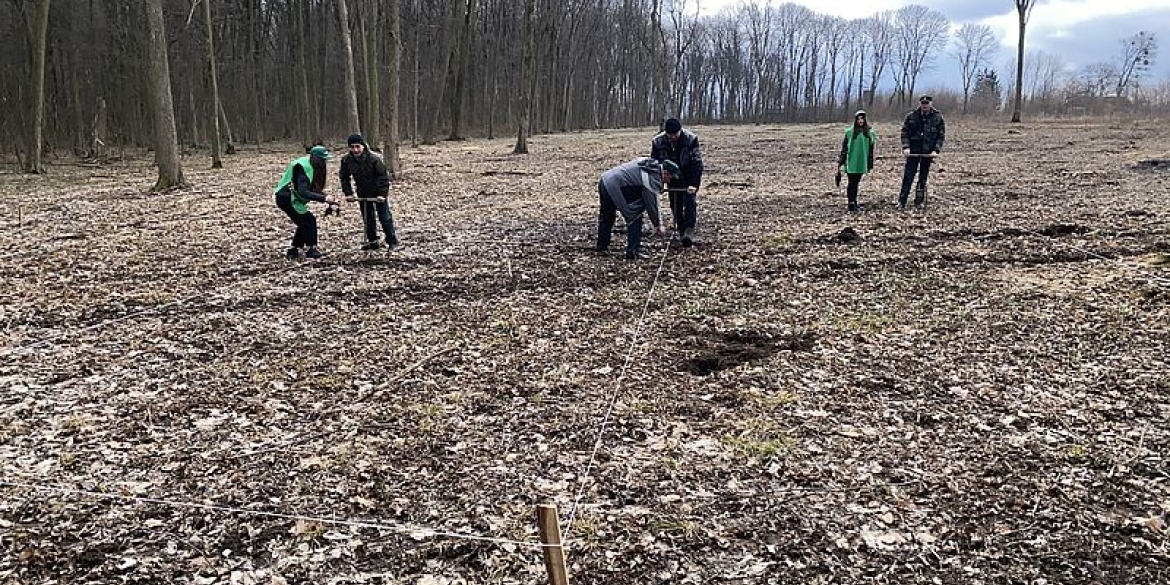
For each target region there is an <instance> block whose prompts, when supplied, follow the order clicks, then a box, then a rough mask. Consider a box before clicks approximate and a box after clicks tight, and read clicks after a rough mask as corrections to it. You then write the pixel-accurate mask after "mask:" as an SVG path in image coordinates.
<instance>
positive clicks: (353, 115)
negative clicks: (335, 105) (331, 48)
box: [335, 0, 361, 133]
mask: <svg viewBox="0 0 1170 585" xmlns="http://www.w3.org/2000/svg"><path fill="white" fill-rule="evenodd" d="M335 2H336V4H337V20H338V23H339V24H340V25H341V59H342V64H341V73H342V76H343V77H342V78H343V79H344V80H345V85H344V86H343V87H342V89H341V91H342V93H343V94H344V95H342V98H343V99H344V100H345V124H346V126H348V127H349V130H348V131H349V132H357V133H361V122H360V121H359V120H358V101H357V81H356V79H355V76H354V68H353V37H352V36H351V35H350V32H349V10H348V9H347V8H346V6H345V2H346V0H335Z"/></svg>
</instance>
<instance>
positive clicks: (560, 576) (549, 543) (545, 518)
mask: <svg viewBox="0 0 1170 585" xmlns="http://www.w3.org/2000/svg"><path fill="white" fill-rule="evenodd" d="M536 524H537V526H538V527H539V528H540V543H541V544H543V545H544V546H543V547H542V548H541V551H542V552H543V553H544V568H545V569H546V570H547V571H548V583H549V585H569V572H568V569H566V568H565V549H564V547H562V546H561V525H560V522H559V521H558V520H557V507H556V506H554V505H552V504H541V505H539V506H537V507H536Z"/></svg>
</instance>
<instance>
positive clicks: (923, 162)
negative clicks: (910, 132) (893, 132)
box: [898, 147, 934, 205]
mask: <svg viewBox="0 0 1170 585" xmlns="http://www.w3.org/2000/svg"><path fill="white" fill-rule="evenodd" d="M910 153H911V154H930V153H928V152H921V149H916V148H913V147H911V148H910ZM933 160H934V159H933V158H931V157H929V156H908V157H906V169H905V170H904V171H903V172H902V190H901V191H899V192H898V203H899V204H901V205H905V204H906V199H907V198H908V197H909V196H910V185H912V184H913V183H914V175H915V174H916V173H917V175H918V189H917V194H915V196H914V202H915V203H922V199H923V195H924V194H925V193H926V178H927V177H928V176H929V175H930V163H931V162H932V161H933Z"/></svg>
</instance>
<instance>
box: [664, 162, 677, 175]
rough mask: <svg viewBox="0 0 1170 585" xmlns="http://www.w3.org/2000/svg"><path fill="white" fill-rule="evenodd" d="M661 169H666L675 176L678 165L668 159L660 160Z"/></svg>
mask: <svg viewBox="0 0 1170 585" xmlns="http://www.w3.org/2000/svg"><path fill="white" fill-rule="evenodd" d="M662 170H664V171H666V172H668V173H670V174H672V175H674V176H676V177H677V176H679V172H678V165H677V164H675V162H674V161H672V160H670V159H667V160H664V161H662Z"/></svg>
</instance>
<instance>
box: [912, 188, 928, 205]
mask: <svg viewBox="0 0 1170 585" xmlns="http://www.w3.org/2000/svg"><path fill="white" fill-rule="evenodd" d="M923 205H926V187H920V188H919V189H918V190H917V191H914V207H922V206H923Z"/></svg>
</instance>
